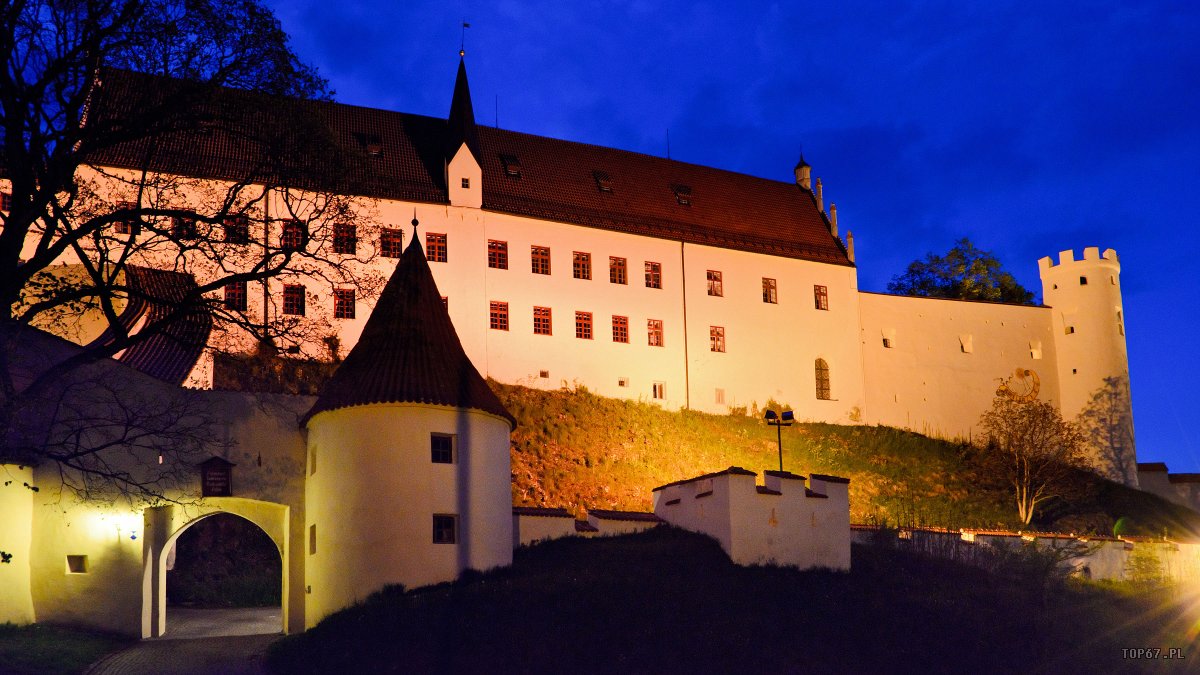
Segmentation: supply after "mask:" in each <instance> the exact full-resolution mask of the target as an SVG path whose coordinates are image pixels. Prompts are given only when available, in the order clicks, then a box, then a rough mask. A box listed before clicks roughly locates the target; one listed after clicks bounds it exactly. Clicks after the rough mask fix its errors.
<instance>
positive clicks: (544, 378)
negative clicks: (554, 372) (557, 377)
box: [538, 370, 550, 380]
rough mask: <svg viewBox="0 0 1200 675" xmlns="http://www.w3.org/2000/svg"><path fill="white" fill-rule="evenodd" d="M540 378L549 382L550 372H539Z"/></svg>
mask: <svg viewBox="0 0 1200 675" xmlns="http://www.w3.org/2000/svg"><path fill="white" fill-rule="evenodd" d="M538 377H540V378H542V379H543V380H548V379H550V371H548V370H539V371H538Z"/></svg>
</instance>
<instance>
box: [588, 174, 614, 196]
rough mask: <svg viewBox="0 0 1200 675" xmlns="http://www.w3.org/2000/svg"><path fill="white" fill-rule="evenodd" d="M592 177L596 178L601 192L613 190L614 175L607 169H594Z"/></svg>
mask: <svg viewBox="0 0 1200 675" xmlns="http://www.w3.org/2000/svg"><path fill="white" fill-rule="evenodd" d="M592 178H595V179H596V188H597V189H599V190H600V191H601V192H610V193H611V192H612V191H613V184H612V177H611V176H609V175H608V172H606V171H593V172H592Z"/></svg>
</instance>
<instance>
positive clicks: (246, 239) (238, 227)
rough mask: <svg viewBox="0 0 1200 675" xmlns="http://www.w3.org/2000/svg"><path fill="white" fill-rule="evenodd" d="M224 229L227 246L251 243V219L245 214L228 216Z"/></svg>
mask: <svg viewBox="0 0 1200 675" xmlns="http://www.w3.org/2000/svg"><path fill="white" fill-rule="evenodd" d="M224 229H225V243H226V244H249V243H250V218H249V217H247V216H246V215H245V214H242V213H238V214H234V215H231V216H226V217H225V223H224Z"/></svg>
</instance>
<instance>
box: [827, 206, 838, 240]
mask: <svg viewBox="0 0 1200 675" xmlns="http://www.w3.org/2000/svg"><path fill="white" fill-rule="evenodd" d="M829 232H830V234H832V235H833V236H835V237H836V236H838V233H837V232H838V230H837V204H830V205H829Z"/></svg>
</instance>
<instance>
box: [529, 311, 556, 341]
mask: <svg viewBox="0 0 1200 675" xmlns="http://www.w3.org/2000/svg"><path fill="white" fill-rule="evenodd" d="M533 334H534V335H554V311H553V310H552V309H551V308H549V307H540V306H537V305H534V307H533Z"/></svg>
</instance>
